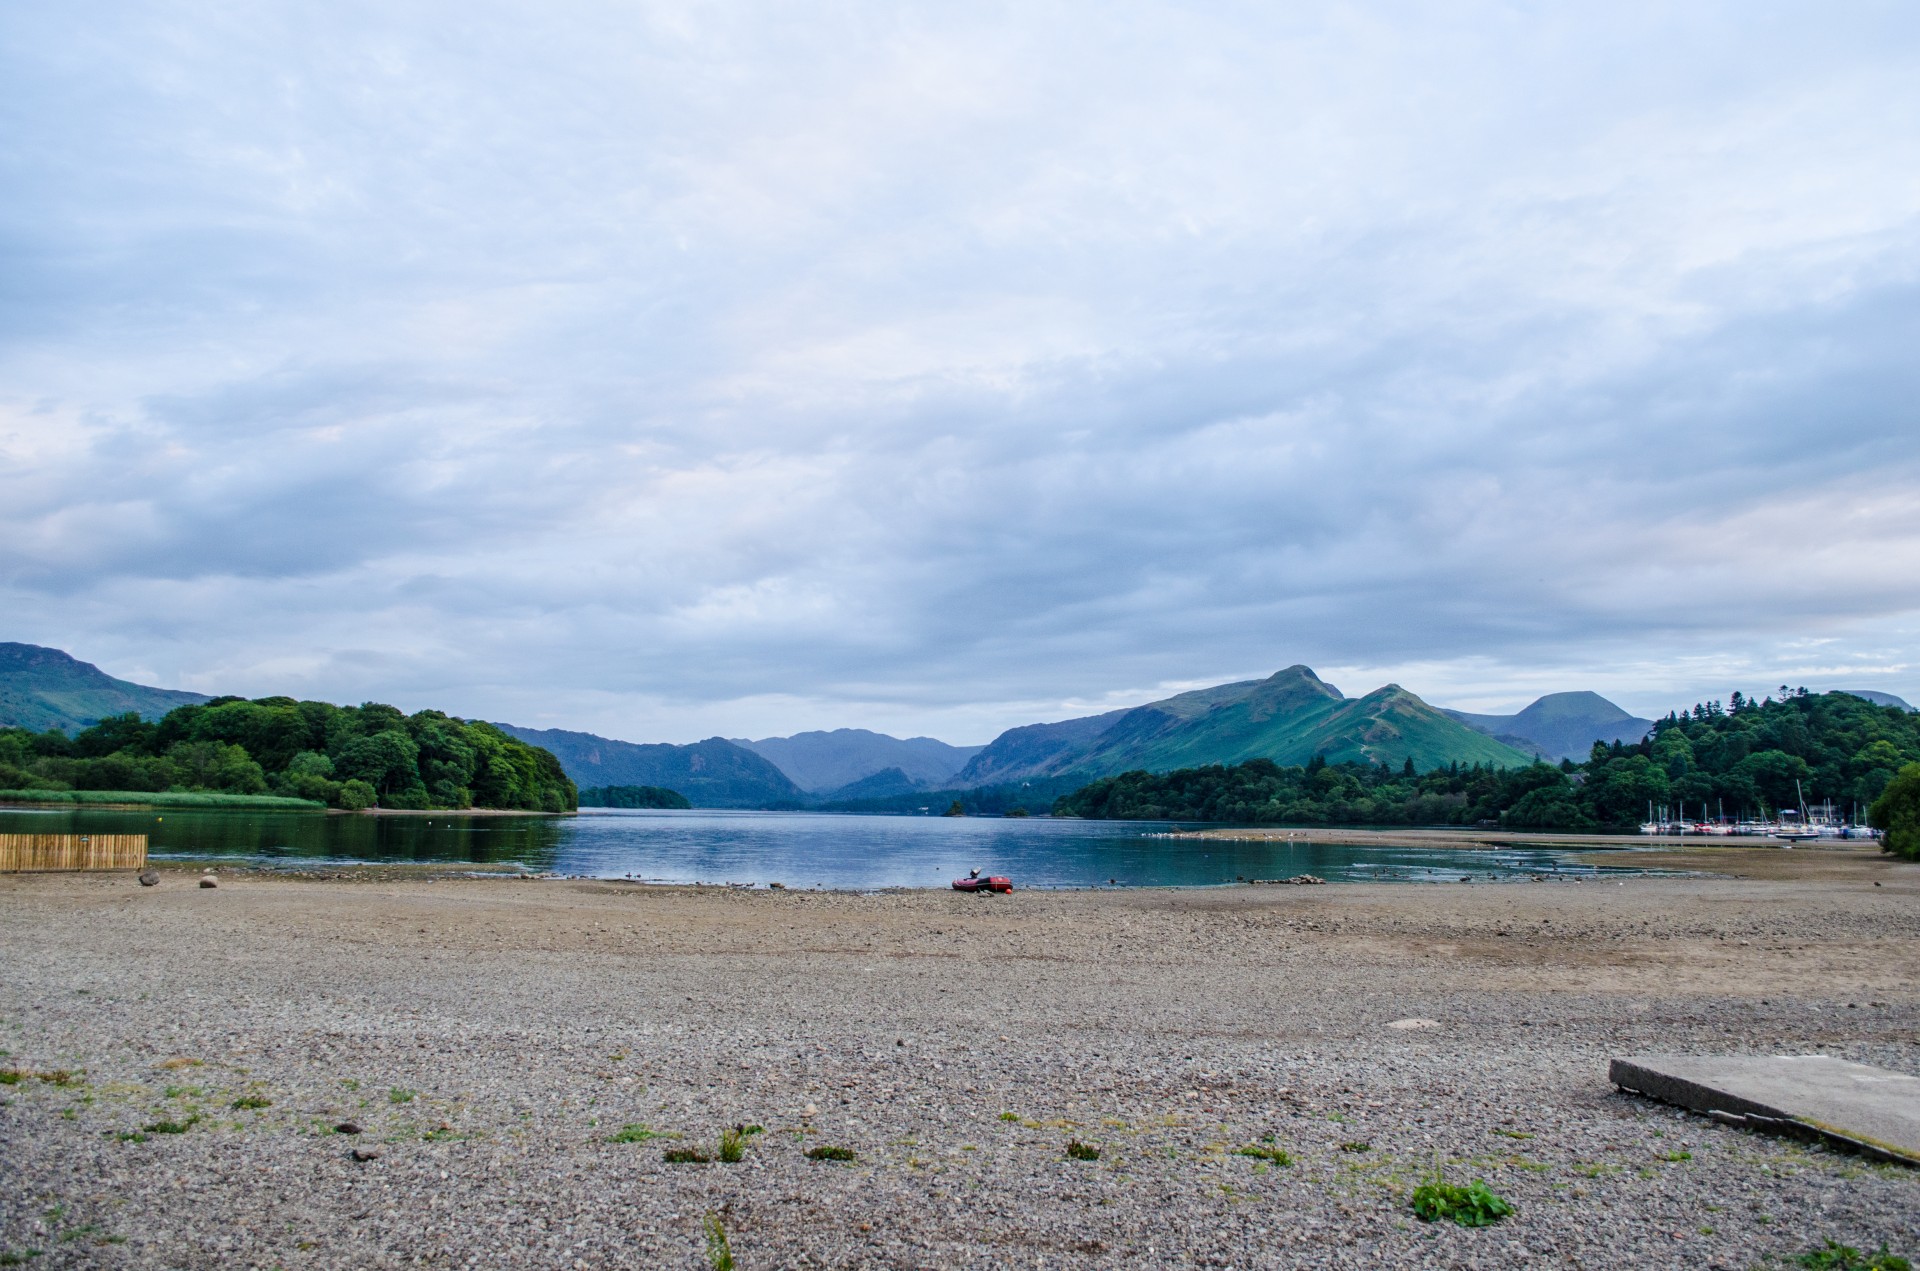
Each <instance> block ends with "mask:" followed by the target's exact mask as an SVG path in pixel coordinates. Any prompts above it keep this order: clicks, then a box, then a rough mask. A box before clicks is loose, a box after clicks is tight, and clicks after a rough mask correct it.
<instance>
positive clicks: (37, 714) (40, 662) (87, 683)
mask: <svg viewBox="0 0 1920 1271" xmlns="http://www.w3.org/2000/svg"><path fill="white" fill-rule="evenodd" d="M210 700H211V699H210V698H208V697H207V696H206V695H205V694H204V693H188V692H184V691H182V690H180V689H170V688H148V687H146V686H145V685H143V684H130V683H128V682H127V681H126V680H116V679H114V678H113V677H112V676H111V675H108V674H107V673H106V672H104V671H102V670H101V669H100V668H99V667H97V666H94V665H93V664H92V663H91V662H82V661H79V660H78V659H76V658H73V657H71V656H69V655H68V654H65V653H62V652H61V651H60V650H58V649H45V648H42V647H40V646H39V645H37V644H6V643H0V727H9V728H31V729H32V730H33V731H35V732H45V731H46V730H47V729H49V728H58V729H61V730H62V731H64V732H69V733H72V732H78V731H79V730H81V729H82V728H86V727H89V726H90V725H93V724H96V723H98V722H99V721H101V720H103V719H105V718H106V717H107V716H109V715H124V714H126V713H127V712H128V711H134V712H137V713H138V714H139V715H140V716H141V717H142V718H143V719H158V718H160V716H162V715H164V714H166V713H167V712H168V711H170V710H172V709H174V708H175V707H176V706H191V705H193V704H194V703H196V702H205V701H210Z"/></svg>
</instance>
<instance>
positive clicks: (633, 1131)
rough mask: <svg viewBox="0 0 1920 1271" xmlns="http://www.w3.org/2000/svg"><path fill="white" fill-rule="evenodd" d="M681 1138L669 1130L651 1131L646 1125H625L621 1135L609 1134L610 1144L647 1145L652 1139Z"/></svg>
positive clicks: (621, 1129)
mask: <svg viewBox="0 0 1920 1271" xmlns="http://www.w3.org/2000/svg"><path fill="white" fill-rule="evenodd" d="M677 1137H679V1136H677V1135H675V1134H673V1133H672V1132H671V1131H668V1130H649V1129H648V1128H647V1127H646V1126H644V1125H623V1126H621V1127H620V1133H618V1134H609V1135H608V1136H607V1142H609V1143H645V1142H647V1141H648V1140H650V1139H671V1138H677Z"/></svg>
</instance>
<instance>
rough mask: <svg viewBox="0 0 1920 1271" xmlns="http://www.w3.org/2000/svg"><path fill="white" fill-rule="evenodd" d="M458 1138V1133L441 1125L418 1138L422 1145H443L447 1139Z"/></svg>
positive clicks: (450, 1127) (448, 1126)
mask: <svg viewBox="0 0 1920 1271" xmlns="http://www.w3.org/2000/svg"><path fill="white" fill-rule="evenodd" d="M459 1137H461V1135H460V1131H458V1130H456V1129H454V1128H453V1127H452V1126H450V1125H443V1126H439V1127H437V1128H435V1129H432V1130H428V1131H427V1132H426V1133H425V1134H423V1135H421V1136H420V1139H421V1141H422V1142H424V1143H445V1142H446V1141H447V1140H448V1139H457V1138H459Z"/></svg>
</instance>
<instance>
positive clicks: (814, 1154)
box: [807, 1143, 853, 1161]
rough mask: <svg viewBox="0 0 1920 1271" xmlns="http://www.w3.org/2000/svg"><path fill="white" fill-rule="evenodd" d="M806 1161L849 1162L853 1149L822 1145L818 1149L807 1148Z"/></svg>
mask: <svg viewBox="0 0 1920 1271" xmlns="http://www.w3.org/2000/svg"><path fill="white" fill-rule="evenodd" d="M807 1159H808V1160H810V1161H850V1160H852V1159H853V1149H852V1148H850V1147H833V1146H831V1145H829V1144H825V1143H823V1144H821V1145H820V1146H819V1147H810V1148H808V1149H807Z"/></svg>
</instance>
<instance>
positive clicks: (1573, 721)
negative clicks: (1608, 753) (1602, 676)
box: [1441, 693, 1653, 763]
mask: <svg viewBox="0 0 1920 1271" xmlns="http://www.w3.org/2000/svg"><path fill="white" fill-rule="evenodd" d="M1441 709H1442V710H1445V709H1446V708H1445V707H1442V708H1441ZM1446 713H1447V714H1449V715H1451V716H1453V718H1455V719H1457V720H1459V721H1460V722H1461V723H1463V724H1465V725H1466V726H1467V727H1469V728H1472V729H1476V730H1478V731H1480V732H1483V733H1485V734H1487V736H1489V737H1493V738H1496V739H1497V740H1500V741H1503V742H1505V743H1507V744H1508V745H1510V746H1513V747H1515V748H1516V749H1519V750H1524V751H1527V752H1528V753H1530V754H1536V755H1539V756H1540V757H1541V758H1542V759H1549V760H1552V761H1553V762H1555V763H1558V762H1559V761H1560V760H1562V759H1572V760H1574V761H1575V762H1585V761H1586V758H1587V755H1588V753H1589V752H1590V751H1592V749H1593V743H1594V742H1596V741H1621V742H1636V741H1639V740H1640V739H1641V738H1642V737H1645V736H1646V735H1647V733H1648V732H1650V731H1651V730H1652V729H1653V721H1652V720H1650V719H1640V718H1638V717H1637V716H1634V715H1629V714H1628V713H1627V712H1626V711H1623V710H1621V709H1620V708H1619V707H1618V706H1615V705H1614V704H1613V703H1612V702H1609V701H1608V700H1607V699H1606V698H1604V697H1602V696H1600V695H1599V694H1598V693H1549V694H1547V695H1546V696H1545V697H1542V698H1537V699H1536V700H1535V701H1534V702H1533V704H1532V705H1531V706H1528V707H1527V708H1526V709H1525V710H1523V711H1521V712H1520V713H1519V714H1517V715H1473V714H1469V713H1468V712H1466V711H1456V710H1448V711H1447V712H1446Z"/></svg>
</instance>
